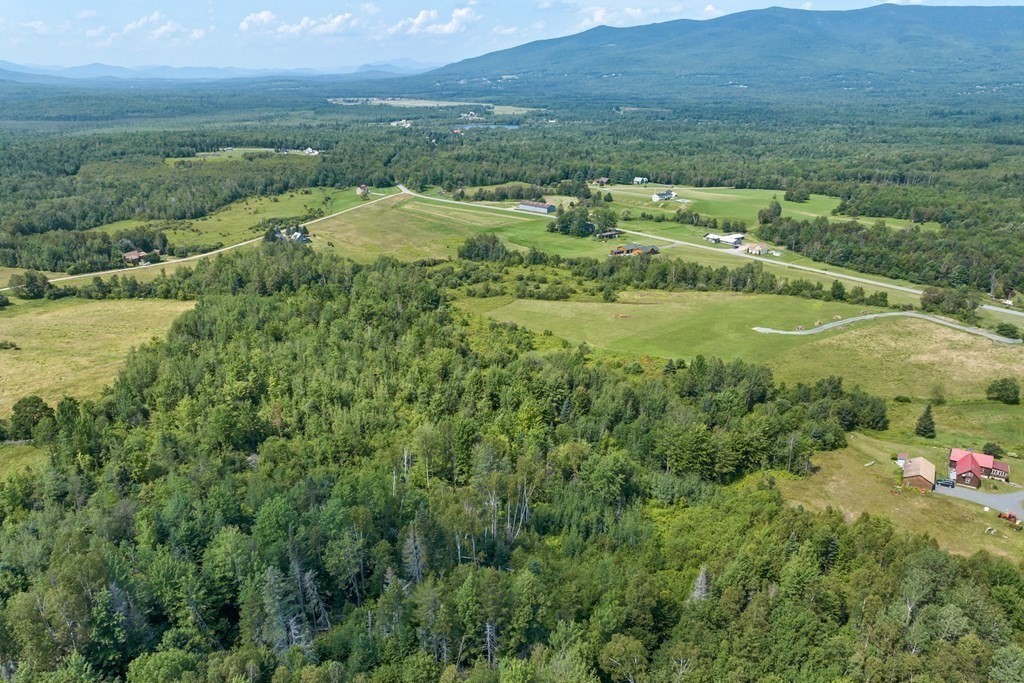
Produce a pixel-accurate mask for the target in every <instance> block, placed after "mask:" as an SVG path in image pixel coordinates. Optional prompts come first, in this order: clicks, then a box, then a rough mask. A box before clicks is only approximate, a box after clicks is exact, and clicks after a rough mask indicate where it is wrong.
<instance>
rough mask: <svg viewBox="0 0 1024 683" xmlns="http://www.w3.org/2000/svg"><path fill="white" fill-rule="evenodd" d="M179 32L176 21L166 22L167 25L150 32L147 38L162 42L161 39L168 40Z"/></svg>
mask: <svg viewBox="0 0 1024 683" xmlns="http://www.w3.org/2000/svg"><path fill="white" fill-rule="evenodd" d="M181 31H182V28H181V24H179V23H178V22H176V21H168V22H167V23H165V24H161V25H160V26H158V27H157V28H155V29H153V30H152V31H150V32H149V37H150V38H152V39H153V40H162V39H163V38H168V37H171V36H174V35H177V34H178V33H181Z"/></svg>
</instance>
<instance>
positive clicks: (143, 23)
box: [121, 12, 164, 35]
mask: <svg viewBox="0 0 1024 683" xmlns="http://www.w3.org/2000/svg"><path fill="white" fill-rule="evenodd" d="M163 18H164V15H163V14H161V13H160V12H153V13H152V14H150V15H149V16H145V17H141V18H139V19H136V20H135V21H132V22H129V23H128V24H125V27H124V28H123V29H121V34H122V35H124V34H126V33H134V32H135V31H138V30H139V29H143V28H146V27H147V26H149V25H150V24H156V23H158V22H159V21H160V20H162V19H163Z"/></svg>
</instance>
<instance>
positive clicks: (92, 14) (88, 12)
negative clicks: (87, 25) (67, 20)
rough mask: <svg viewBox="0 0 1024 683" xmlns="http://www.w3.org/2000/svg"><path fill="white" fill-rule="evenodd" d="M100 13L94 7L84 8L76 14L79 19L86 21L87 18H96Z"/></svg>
mask: <svg viewBox="0 0 1024 683" xmlns="http://www.w3.org/2000/svg"><path fill="white" fill-rule="evenodd" d="M98 16H99V14H98V13H97V12H96V10H94V9H84V10H82V11H81V12H79V13H78V14H76V15H75V18H76V19H78V20H79V21H85V20H86V19H95V18H96V17H98Z"/></svg>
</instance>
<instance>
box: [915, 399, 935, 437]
mask: <svg viewBox="0 0 1024 683" xmlns="http://www.w3.org/2000/svg"><path fill="white" fill-rule="evenodd" d="M914 433H915V434H917V435H918V436H923V437H924V438H926V439H934V438H935V418H934V417H932V404H931V403H929V404H928V405H927V406H925V408H924V412H923V413H921V417H919V418H917V426H916V427H915V428H914Z"/></svg>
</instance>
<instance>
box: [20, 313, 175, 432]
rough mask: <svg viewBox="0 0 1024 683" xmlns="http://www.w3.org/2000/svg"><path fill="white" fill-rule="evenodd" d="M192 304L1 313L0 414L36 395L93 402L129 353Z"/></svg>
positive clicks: (52, 402) (53, 401)
mask: <svg viewBox="0 0 1024 683" xmlns="http://www.w3.org/2000/svg"><path fill="white" fill-rule="evenodd" d="M193 305H194V302H191V301H164V300H162V299H144V300H127V301H88V300H84V299H73V298H72V299H61V300H58V301H41V302H31V303H25V304H21V305H18V306H12V307H11V308H9V309H6V310H4V311H0V339H5V340H8V341H12V342H14V343H15V344H17V345H18V346H19V347H20V349H19V350H0V415H5V416H6V415H7V414H9V413H10V410H11V406H13V405H14V403H15V402H16V401H17V400H18V399H20V398H22V397H23V396H28V395H31V394H38V395H39V396H41V397H42V398H43V399H44V400H46V401H47V402H48V403H50V404H51V405H53V404H54V403H55V402H56V401H59V400H60V399H61V398H62V397H63V396H65V395H68V396H74V397H76V398H94V397H96V396H98V395H99V393H100V390H101V389H102V388H103V387H104V386H105V385H107V384H110V383H111V382H112V381H113V379H114V377H115V375H116V374H117V371H118V370H119V369H120V368H121V366H122V365H123V364H124V361H125V356H126V355H127V353H128V351H129V350H130V349H131V348H132V347H134V346H138V345H140V344H142V343H144V342H147V341H149V340H150V339H152V338H153V337H154V336H162V335H163V334H165V333H166V332H167V330H168V329H169V328H170V326H171V323H172V322H173V321H174V320H175V319H176V318H177V317H178V316H179V315H181V314H182V313H184V312H185V311H188V310H190V309H191V308H192V306H193Z"/></svg>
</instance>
